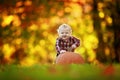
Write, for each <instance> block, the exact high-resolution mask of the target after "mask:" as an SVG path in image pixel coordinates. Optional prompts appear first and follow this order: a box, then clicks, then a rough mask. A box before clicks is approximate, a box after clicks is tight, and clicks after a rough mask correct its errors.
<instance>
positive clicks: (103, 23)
mask: <svg viewBox="0 0 120 80" xmlns="http://www.w3.org/2000/svg"><path fill="white" fill-rule="evenodd" d="M101 29H102V30H103V31H105V29H106V22H104V21H102V22H101Z"/></svg>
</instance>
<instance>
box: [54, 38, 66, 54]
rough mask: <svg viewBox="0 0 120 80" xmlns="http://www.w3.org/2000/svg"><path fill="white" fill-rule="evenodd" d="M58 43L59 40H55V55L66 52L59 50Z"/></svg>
mask: <svg viewBox="0 0 120 80" xmlns="http://www.w3.org/2000/svg"><path fill="white" fill-rule="evenodd" d="M59 43H60V41H59V39H57V40H56V51H57V54H60V53H64V52H66V50H62V49H61V47H60V45H59Z"/></svg>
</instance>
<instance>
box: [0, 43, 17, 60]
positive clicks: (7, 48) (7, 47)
mask: <svg viewBox="0 0 120 80" xmlns="http://www.w3.org/2000/svg"><path fill="white" fill-rule="evenodd" d="M2 51H3V52H4V55H5V58H7V59H9V58H10V56H11V54H12V53H13V52H14V51H15V48H14V47H12V46H10V45H9V44H7V43H6V44H4V45H3V49H2Z"/></svg>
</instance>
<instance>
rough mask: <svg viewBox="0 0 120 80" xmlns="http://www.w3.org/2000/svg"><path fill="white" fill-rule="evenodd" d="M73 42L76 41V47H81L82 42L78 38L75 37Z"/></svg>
mask: <svg viewBox="0 0 120 80" xmlns="http://www.w3.org/2000/svg"><path fill="white" fill-rule="evenodd" d="M73 40H74V45H75V46H76V47H79V46H80V40H79V39H78V38H75V37H73Z"/></svg>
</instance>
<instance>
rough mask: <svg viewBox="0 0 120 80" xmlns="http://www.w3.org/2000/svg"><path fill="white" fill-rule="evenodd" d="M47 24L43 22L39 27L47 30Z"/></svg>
mask: <svg viewBox="0 0 120 80" xmlns="http://www.w3.org/2000/svg"><path fill="white" fill-rule="evenodd" d="M48 27H49V26H48V24H46V23H43V24H41V29H43V30H47V29H48Z"/></svg>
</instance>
